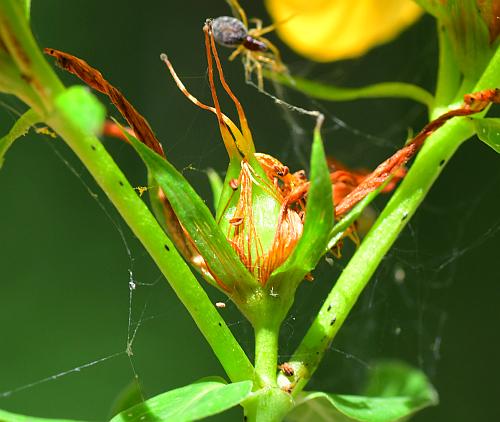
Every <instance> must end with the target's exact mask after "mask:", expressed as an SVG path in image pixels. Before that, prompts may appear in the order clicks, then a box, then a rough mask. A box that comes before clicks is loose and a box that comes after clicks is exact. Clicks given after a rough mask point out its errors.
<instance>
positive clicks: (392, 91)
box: [264, 71, 434, 109]
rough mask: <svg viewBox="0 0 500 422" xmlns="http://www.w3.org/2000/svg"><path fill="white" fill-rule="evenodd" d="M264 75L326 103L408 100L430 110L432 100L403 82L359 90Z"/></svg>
mask: <svg viewBox="0 0 500 422" xmlns="http://www.w3.org/2000/svg"><path fill="white" fill-rule="evenodd" d="M264 75H265V76H266V77H267V78H270V79H272V80H274V81H276V82H279V83H280V84H282V85H285V86H287V87H289V88H292V89H295V90H297V91H300V92H302V93H304V94H306V95H308V96H310V97H313V98H317V99H319V100H328V101H352V100H359V99H362V98H384V97H389V98H408V99H410V100H414V101H417V102H419V103H422V104H424V105H425V106H427V108H429V109H430V108H432V106H433V103H434V98H433V96H432V94H430V93H429V92H428V91H426V90H425V89H423V88H421V87H419V86H417V85H413V84H409V83H405V82H382V83H378V84H373V85H368V86H364V87H360V88H345V87H339V86H334V85H329V84H325V83H321V82H316V81H311V80H308V79H303V78H300V77H296V76H294V77H293V78H292V77H291V76H288V75H282V74H279V73H273V72H269V71H264Z"/></svg>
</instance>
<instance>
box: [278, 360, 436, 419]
mask: <svg viewBox="0 0 500 422" xmlns="http://www.w3.org/2000/svg"><path fill="white" fill-rule="evenodd" d="M437 403H438V397H437V393H436V391H435V390H434V388H433V387H432V385H431V384H430V383H429V381H428V380H427V378H426V376H425V375H424V374H423V373H422V372H421V371H419V370H417V369H414V368H412V367H410V366H409V365H406V364H404V363H401V362H390V361H387V362H381V363H379V364H377V365H376V366H375V367H374V368H373V369H372V371H371V373H370V379H369V381H368V384H367V387H366V391H365V395H364V396H354V395H341V394H328V393H324V392H311V393H306V392H304V393H302V394H301V395H300V396H299V399H298V404H297V406H296V408H295V409H294V410H293V411H292V412H291V413H290V414H289V415H288V416H287V418H286V420H287V421H305V420H314V421H318V422H322V421H324V422H327V421H328V422H353V421H363V422H391V421H401V420H405V419H407V418H408V417H409V416H410V415H412V414H414V413H415V412H417V411H418V410H421V409H423V408H424V407H428V406H432V405H436V404H437Z"/></svg>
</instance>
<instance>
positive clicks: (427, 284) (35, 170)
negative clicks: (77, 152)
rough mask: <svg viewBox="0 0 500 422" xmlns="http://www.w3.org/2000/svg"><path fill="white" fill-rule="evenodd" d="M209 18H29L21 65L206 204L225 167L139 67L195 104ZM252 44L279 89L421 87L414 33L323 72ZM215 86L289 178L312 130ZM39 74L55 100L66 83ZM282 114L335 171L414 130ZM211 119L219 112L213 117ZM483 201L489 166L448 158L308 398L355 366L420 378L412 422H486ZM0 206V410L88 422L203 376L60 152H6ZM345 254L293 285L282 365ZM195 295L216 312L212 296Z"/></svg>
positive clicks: (491, 299) (412, 112) (120, 147)
mask: <svg viewBox="0 0 500 422" xmlns="http://www.w3.org/2000/svg"><path fill="white" fill-rule="evenodd" d="M243 4H244V6H245V8H246V9H247V12H248V14H249V15H250V16H258V17H262V18H264V20H265V21H267V22H268V21H269V17H268V16H267V14H266V11H265V10H264V8H263V7H262V5H261V3H260V2H250V1H245V2H243ZM229 13H230V12H229V9H228V7H227V5H226V4H225V2H224V1H223V0H217V1H215V0H211V1H199V0H184V1H182V2H174V1H147V2H112V1H109V2H103V1H97V0H87V1H81V0H80V1H71V2H70V1H63V0H45V1H43V2H42V1H34V2H33V7H32V21H33V31H34V33H35V36H36V37H37V39H38V41H39V42H40V45H41V46H43V47H49V46H50V47H53V48H57V49H61V50H64V51H68V52H70V53H73V54H75V55H77V56H79V57H81V58H84V59H86V60H87V61H88V62H89V63H91V64H93V65H94V66H96V67H98V68H99V69H100V70H101V71H102V72H103V73H104V75H105V76H106V77H107V78H108V79H109V80H110V81H111V82H112V83H114V84H115V85H116V86H117V87H119V88H120V89H122V91H123V92H124V93H125V94H126V96H127V97H128V98H129V100H131V102H132V103H133V104H134V105H135V106H136V107H137V108H138V110H140V111H141V112H142V113H143V114H144V115H145V116H146V117H147V118H148V120H149V122H150V123H151V125H152V127H153V128H154V129H155V131H156V133H157V135H158V137H159V138H160V139H161V140H162V141H163V145H164V147H165V150H166V153H167V155H168V157H169V158H170V159H171V161H172V162H173V163H174V164H175V165H177V166H178V168H180V169H184V174H185V176H186V177H188V179H189V180H191V181H192V182H193V184H194V185H195V186H196V187H197V189H199V191H200V192H201V193H202V195H203V196H204V197H205V198H210V194H209V190H208V184H207V181H206V177H205V174H204V170H205V169H207V168H208V167H213V168H215V169H216V170H218V171H219V172H221V173H222V172H223V171H224V167H225V165H226V155H225V151H224V148H223V147H222V143H221V142H220V139H219V134H218V129H217V125H216V122H215V119H214V118H213V116H212V115H210V114H208V113H206V112H203V111H202V110H199V109H197V108H196V107H194V106H193V105H192V104H191V103H189V102H188V101H186V99H185V98H184V97H183V96H182V94H181V93H180V92H179V91H178V90H177V88H176V87H175V85H174V83H173V82H172V80H171V78H170V76H169V74H167V72H166V70H165V68H164V66H163V65H162V63H161V62H160V60H159V54H160V53H161V52H167V53H168V55H169V57H170V59H171V60H172V62H173V64H174V66H175V68H176V70H177V72H178V73H179V75H180V76H181V78H182V79H183V81H184V82H185V84H186V85H187V86H188V87H189V89H190V90H192V92H193V93H194V94H195V95H197V96H199V97H200V99H205V100H207V101H209V100H208V98H209V91H208V84H207V80H206V62H205V56H204V51H203V37H202V31H201V28H202V24H203V22H204V20H205V18H207V17H216V16H220V15H227V14H229ZM306 36H307V35H306ZM271 38H272V39H273V40H275V41H276V42H277V43H278V45H279V46H280V49H281V51H282V53H283V55H284V60H285V62H286V63H287V64H288V65H289V68H290V70H291V72H292V73H295V74H299V75H303V76H308V77H311V78H315V79H321V80H323V81H328V82H331V83H335V84H339V85H344V86H361V85H364V84H368V83H373V82H378V81H389V80H400V81H407V82H413V83H416V84H420V85H422V86H424V87H426V88H427V89H430V90H432V89H433V87H434V75H435V72H436V57H437V45H436V41H435V28H434V21H433V20H432V19H431V18H430V17H428V16H427V17H424V18H423V19H422V20H421V21H420V22H419V23H417V24H416V25H415V26H413V27H412V28H410V29H409V30H407V31H406V32H405V33H404V34H403V35H402V36H401V37H400V38H398V39H397V40H396V41H395V42H393V43H391V44H389V45H385V46H382V47H380V48H377V49H375V50H373V51H372V52H371V53H370V54H368V55H367V56H365V57H363V58H361V59H359V60H355V61H346V62H341V63H333V64H323V65H318V64H313V63H310V62H307V61H306V60H304V59H302V58H300V57H297V56H295V55H294V54H293V53H291V52H290V50H288V49H287V48H286V47H285V46H283V45H282V44H280V43H279V40H277V39H276V37H275V36H274V35H272V36H271ZM332 42H334V40H332ZM220 53H221V54H222V56H224V57H226V56H227V55H228V51H225V50H224V51H223V50H222V49H220ZM224 69H225V71H226V73H227V77H228V79H229V81H230V84H231V86H232V87H233V89H234V90H235V92H236V93H237V95H238V96H239V97H240V99H241V101H242V103H243V104H244V106H245V109H246V111H247V113H248V117H249V120H250V122H251V126H252V129H253V132H254V138H255V139H256V143H257V148H258V149H259V150H260V151H265V152H267V153H270V154H272V155H275V156H276V157H278V158H280V159H281V160H283V161H285V162H286V164H288V165H289V167H290V168H292V169H298V168H303V167H304V166H307V161H308V153H309V146H310V140H311V130H312V127H313V123H314V122H313V121H311V119H310V118H305V117H304V116H298V115H296V114H286V113H285V112H284V111H283V109H282V108H280V107H279V106H277V105H276V104H274V103H273V101H272V100H271V99H269V98H267V97H265V96H263V95H261V94H259V93H258V92H257V90H256V89H255V88H253V87H251V86H248V85H245V84H244V81H243V72H242V67H241V63H240V62H239V61H238V60H237V61H235V62H234V63H227V61H224ZM58 73H59V74H60V75H61V77H62V78H63V80H64V81H65V82H66V83H67V84H75V83H78V81H77V80H75V79H74V78H72V77H71V76H69V75H65V74H62V72H61V71H59V70H58ZM284 95H285V98H286V99H287V100H288V101H290V102H292V103H293V104H297V105H299V106H302V107H305V108H309V109H321V110H323V111H324V112H325V113H326V115H327V120H326V124H325V130H324V141H325V145H326V148H327V151H328V153H329V154H331V155H334V156H335V157H336V158H338V159H340V160H342V161H343V162H345V163H346V164H348V165H350V166H353V167H367V168H372V167H374V166H375V165H376V164H378V163H379V162H380V161H381V160H382V159H384V158H385V157H387V156H388V155H390V154H391V153H392V152H394V151H395V150H396V149H397V148H398V147H399V146H401V145H402V144H403V143H404V140H405V139H406V136H407V131H408V128H413V130H418V129H419V128H420V127H421V126H422V125H423V124H424V123H425V117H426V116H425V110H424V109H423V107H421V106H419V105H416V104H414V103H412V102H410V101H403V100H392V99H385V100H370V101H356V102H349V103H336V104H334V103H323V102H321V103H317V102H312V101H310V100H308V99H307V98H305V97H303V96H301V95H298V94H295V93H290V92H285V93H284ZM1 99H2V100H3V102H4V104H3V105H2V106H0V129H1V132H2V133H4V132H5V131H6V130H7V129H8V128H9V127H10V126H11V125H12V123H13V122H14V121H15V119H16V117H17V116H16V113H15V112H14V111H12V109H14V110H17V111H22V110H23V108H22V105H21V104H19V103H17V102H16V101H14V100H13V99H11V98H8V97H5V96H4V97H2V98H1ZM101 99H102V100H103V102H104V103H105V104H108V103H107V101H106V99H105V98H102V97H101ZM224 104H226V109H227V110H229V108H228V106H229V102H224ZM108 109H109V110H110V112H111V114H113V115H115V116H116V115H117V113H116V112H115V110H113V108H112V107H111V106H109V105H108ZM104 142H105V145H106V147H107V148H108V149H109V150H110V152H111V153H112V154H113V156H114V157H115V158H116V160H117V161H118V163H119V164H120V166H122V168H123V169H124V171H125V173H126V174H127V175H128V177H129V178H130V180H131V182H132V184H133V185H134V186H142V185H144V184H145V171H144V167H143V165H142V163H141V162H140V161H139V160H138V159H137V158H136V156H135V154H134V153H133V152H132V151H131V148H129V147H128V146H126V145H124V144H123V143H121V142H119V141H116V140H112V139H106V140H104ZM75 173H76V174H77V175H75ZM82 182H83V183H82ZM86 186H87V187H88V189H90V190H91V191H92V192H93V193H95V194H97V196H98V200H97V201H96V200H95V199H94V197H93V195H91V194H89V191H88V189H87V187H86ZM499 188H500V166H499V165H498V156H497V155H496V154H495V153H494V152H493V150H490V149H489V148H488V147H487V146H485V145H483V144H482V143H481V142H480V141H478V140H477V139H473V140H471V141H469V142H467V143H466V144H464V145H463V146H462V147H461V148H460V150H459V151H458V153H457V155H456V157H454V159H453V160H452V161H451V162H450V163H449V164H448V165H447V166H446V168H445V169H444V171H443V174H442V176H441V178H440V179H439V180H438V182H437V183H436V186H435V187H434V188H433V190H432V191H431V192H430V194H429V196H428V198H427V199H426V201H425V203H424V204H423V205H422V207H421V209H420V210H419V211H418V213H417V214H416V216H415V217H414V218H413V219H412V221H411V222H410V224H409V226H408V228H406V229H405V231H404V233H403V234H402V235H401V236H400V239H399V240H398V241H397V243H396V245H395V247H394V248H393V250H392V251H391V252H390V253H389V254H388V256H387V257H386V259H385V260H384V261H383V263H382V265H381V267H380V269H379V270H378V272H377V274H376V275H375V277H374V279H373V280H372V282H371V283H370V286H369V287H368V288H367V290H366V292H365V293H364V294H363V296H362V297H361V298H360V301H359V303H358V305H357V306H356V308H355V310H354V311H353V313H352V315H351V316H350V317H349V319H348V321H347V323H346V325H345V327H344V328H343V329H342V331H341V334H340V335H339V336H338V338H337V339H336V341H335V342H334V344H333V346H332V349H331V350H330V351H329V353H327V355H326V357H325V360H324V363H323V365H322V366H321V367H320V369H319V370H318V372H317V374H316V376H315V378H314V380H313V381H312V382H311V384H310V386H309V389H323V390H326V391H332V392H339V393H355V392H356V391H357V389H359V388H360V386H361V385H362V382H363V379H364V376H365V375H366V372H367V370H368V369H369V366H370V364H371V362H373V361H374V360H376V359H378V358H381V357H391V358H398V359H403V360H405V361H407V362H409V363H411V364H413V365H415V366H417V367H420V368H421V369H422V370H424V371H425V372H426V373H427V374H428V376H429V377H430V379H431V380H432V382H433V383H434V385H435V386H436V388H437V390H438V392H439V394H440V397H441V403H440V405H439V406H438V407H435V408H431V409H427V410H425V411H423V412H422V413H421V414H419V415H418V416H417V417H415V419H414V420H416V421H421V422H424V421H429V422H431V421H443V420H453V421H471V420H476V421H492V420H498V419H497V418H498V417H499V412H498V406H497V403H496V401H495V400H498V395H499V394H500V388H499V382H498V379H499V376H500V359H499V358H498V357H499V356H500V338H499V336H500V334H499V332H500V331H499V330H498V311H497V309H498V303H499V301H500V286H499V284H500V283H499V282H500V271H499V270H498V259H499V256H500V248H499V246H498V245H499V241H500V236H499V234H498V232H499V231H500V220H499V215H498V212H497V210H498V206H499V205H500V196H499V194H498V192H499ZM0 192H1V196H0V198H1V199H0V233H1V235H0V332H1V343H0V345H1V346H0V408H3V409H7V410H11V411H15V412H19V413H24V414H33V415H38V416H46V417H54V418H55V417H67V418H70V417H71V418H80V419H89V420H104V419H106V418H107V417H108V416H109V412H110V409H111V405H112V402H113V400H114V399H115V398H116V396H117V394H118V393H119V392H120V390H122V389H123V388H124V387H125V386H126V385H127V384H128V383H129V382H130V381H131V380H132V379H133V377H134V371H135V373H136V374H137V376H138V379H139V380H140V383H141V384H142V386H143V391H144V394H145V395H146V396H148V397H149V396H152V395H155V394H158V393H161V392H163V391H166V390H169V389H172V388H176V387H180V386H183V385H185V384H188V383H190V382H192V381H194V380H196V379H198V378H201V377H204V376H209V375H216V374H218V375H223V371H222V369H221V367H220V366H219V364H218V362H217V361H216V359H215V358H214V356H213V354H212V353H211V351H210V349H209V347H208V346H207V344H206V342H205V341H204V340H203V338H202V337H201V335H200V334H199V332H198V331H197V329H196V327H195V325H194V323H193V322H192V320H191V319H190V317H189V315H188V314H187V312H186V311H185V310H184V309H183V307H182V306H181V305H180V303H179V302H178V300H177V299H176V297H175V295H174V293H173V292H172V290H171V289H170V288H169V287H168V285H167V283H166V282H165V280H163V279H161V277H159V271H158V270H157V268H156V267H155V265H154V263H153V262H152V261H151V259H150V258H149V257H148V256H147V254H146V253H145V251H144V250H143V248H142V247H141V245H140V244H139V243H138V241H137V240H136V239H135V238H134V237H133V235H131V233H130V231H129V230H128V228H127V227H126V226H125V225H124V224H123V222H122V221H121V219H120V218H119V216H117V214H116V212H115V211H114V209H113V207H112V206H111V205H110V204H109V202H108V201H107V200H106V198H105V197H104V195H103V194H102V192H101V191H100V190H99V188H97V187H96V186H95V184H94V183H93V181H92V180H91V178H90V177H89V176H88V175H87V173H86V171H85V169H84V168H83V167H82V165H81V164H80V163H79V162H78V161H77V160H76V159H75V158H74V156H73V154H72V153H71V151H69V150H68V148H66V147H65V145H64V144H63V142H61V141H60V140H53V139H51V138H49V137H47V136H43V135H34V134H30V135H28V136H26V137H25V138H23V139H22V140H19V141H18V142H16V143H15V144H14V146H13V147H12V149H11V150H10V151H9V152H8V154H7V157H6V162H5V165H4V167H3V168H2V170H1V171H0ZM383 201H384V199H381V200H380V201H379V202H378V206H379V207H380V206H382V205H383ZM103 208H104V211H103ZM120 232H122V233H123V235H124V237H125V239H126V245H125V243H124V241H123V240H122V238H121V235H120ZM127 248H128V249H130V255H129V254H128V252H127ZM352 251H353V247H352V245H347V246H346V248H345V250H344V258H343V259H342V260H340V261H336V262H335V263H334V265H333V267H332V266H330V265H328V264H327V263H325V262H323V263H322V264H321V265H320V266H319V268H318V270H317V271H316V273H315V276H316V277H315V281H314V282H313V283H304V284H303V285H302V287H301V289H300V290H299V292H298V297H297V300H296V304H295V306H294V308H293V309H292V312H291V314H290V316H289V318H288V319H287V321H286V323H285V325H284V328H283V342H282V347H281V349H280V354H281V360H282V361H286V359H287V355H289V354H290V353H291V352H292V351H293V349H294V346H295V345H296V344H297V343H298V341H299V340H300V338H301V336H302V335H303V333H304V330H305V328H306V327H307V324H308V323H309V322H310V320H311V316H312V315H313V313H314V311H315V310H317V309H318V307H319V306H320V305H321V301H322V298H323V297H324V296H325V294H326V293H327V292H328V291H329V289H330V288H331V285H332V283H333V282H334V280H335V278H336V277H337V276H338V274H339V273H340V271H341V269H342V267H343V266H344V265H345V263H346V262H347V261H346V258H348V256H349V255H350V254H352ZM129 271H131V272H132V277H133V279H134V280H135V281H136V283H137V284H139V283H143V284H152V285H150V286H148V285H139V286H138V288H137V289H136V291H135V292H134V295H133V298H132V301H130V300H129V289H128V283H129V279H130V274H129ZM402 271H403V272H404V274H405V277H404V280H403V281H398V280H400V279H399V278H398V277H396V276H395V275H396V274H397V275H399V276H400V275H401V274H403V273H402ZM207 289H208V287H207ZM210 294H211V296H212V297H213V299H214V301H219V300H224V298H223V297H222V295H221V294H220V293H218V292H215V291H213V289H210ZM130 303H131V306H130ZM130 310H131V312H132V314H131V315H132V322H133V323H134V322H137V321H138V320H140V321H142V323H141V324H140V326H139V329H138V330H137V335H136V337H135V340H134V343H133V352H134V355H133V356H132V358H131V359H130V360H129V358H128V357H127V355H126V354H125V353H124V351H125V346H126V340H127V332H128V331H130V330H128V319H129V312H130ZM221 312H222V313H223V314H224V315H225V316H226V320H227V321H228V323H229V324H230V326H231V328H232V329H233V331H234V333H235V334H236V335H237V337H238V338H239V339H240V340H241V342H242V344H243V347H244V348H245V350H247V351H248V353H249V355H252V354H253V351H252V348H253V344H252V343H253V341H252V332H251V329H250V326H249V324H248V323H247V322H245V321H244V320H243V319H242V318H241V316H240V315H238V313H237V312H236V311H235V309H234V307H233V306H232V305H231V304H230V303H228V306H227V307H226V308H225V309H223V310H221ZM141 314H142V317H141ZM132 328H133V327H132ZM114 354H118V355H117V356H115V357H110V356H113V355H114ZM106 357H110V358H109V359H107V360H105V361H103V362H100V363H96V364H95V365H90V366H89V367H87V368H82V369H81V370H79V371H78V370H74V371H72V372H70V373H69V374H67V375H64V376H61V377H58V378H57V379H55V380H49V381H47V382H43V383H40V384H37V385H34V386H31V387H27V388H23V389H22V390H20V391H14V392H13V393H12V394H10V395H8V396H5V395H2V392H6V391H12V390H15V389H17V388H18V387H26V386H28V385H29V384H31V383H33V382H37V381H39V380H42V379H44V378H46V377H50V376H52V375H55V374H60V373H62V372H64V371H68V370H70V369H74V368H77V367H80V366H82V365H86V364H89V363H91V362H94V361H96V360H99V359H101V358H106ZM132 364H133V366H132ZM239 415H240V411H239V410H233V411H232V412H231V413H229V414H227V415H225V416H218V417H215V418H213V420H239V417H240V416H239Z"/></svg>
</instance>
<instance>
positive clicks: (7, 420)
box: [0, 410, 82, 422]
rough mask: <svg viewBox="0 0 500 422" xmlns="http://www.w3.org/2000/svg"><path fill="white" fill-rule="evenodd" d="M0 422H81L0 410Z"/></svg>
mask: <svg viewBox="0 0 500 422" xmlns="http://www.w3.org/2000/svg"><path fill="white" fill-rule="evenodd" d="M0 421H2V422H82V421H78V420H76V419H54V418H37V417H35V416H25V415H18V414H17V413H11V412H7V411H5V410H0Z"/></svg>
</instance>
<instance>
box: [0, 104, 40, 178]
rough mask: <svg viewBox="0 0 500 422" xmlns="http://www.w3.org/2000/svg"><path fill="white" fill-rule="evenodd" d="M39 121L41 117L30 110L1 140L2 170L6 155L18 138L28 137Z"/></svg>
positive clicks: (0, 162)
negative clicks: (29, 131) (32, 127)
mask: <svg viewBox="0 0 500 422" xmlns="http://www.w3.org/2000/svg"><path fill="white" fill-rule="evenodd" d="M39 121H40V116H39V115H38V114H37V113H35V111H34V110H32V109H30V110H28V111H27V112H26V113H24V114H23V115H22V116H21V117H20V118H19V119H17V121H16V123H14V126H12V128H11V129H10V131H9V133H8V134H7V135H5V136H4V137H2V138H0V168H2V165H3V162H4V157H5V154H6V153H7V150H8V149H9V148H10V146H11V145H12V144H13V142H14V141H15V140H16V139H17V138H20V137H21V136H24V135H26V133H28V130H29V129H30V127H31V126H33V125H34V124H35V123H37V122H39Z"/></svg>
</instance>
